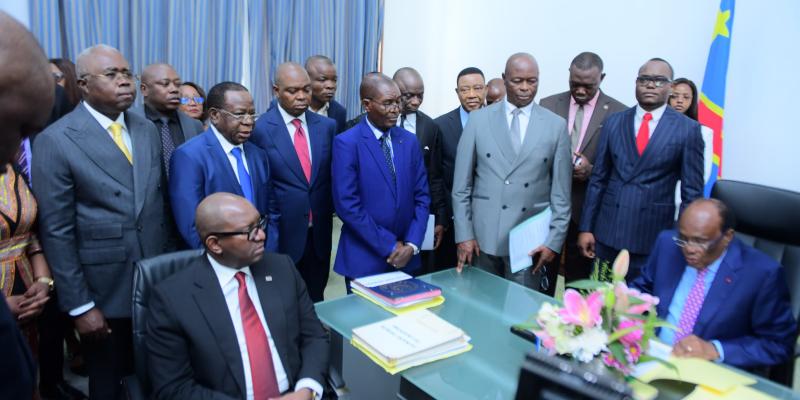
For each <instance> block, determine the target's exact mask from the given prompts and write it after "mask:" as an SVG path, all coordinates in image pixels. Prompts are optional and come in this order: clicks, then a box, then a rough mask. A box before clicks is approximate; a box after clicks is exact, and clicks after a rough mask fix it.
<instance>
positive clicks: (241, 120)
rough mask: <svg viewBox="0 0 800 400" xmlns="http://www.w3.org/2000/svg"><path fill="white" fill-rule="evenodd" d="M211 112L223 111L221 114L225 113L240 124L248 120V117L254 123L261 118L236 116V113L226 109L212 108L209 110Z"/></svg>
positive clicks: (250, 115) (252, 115)
mask: <svg viewBox="0 0 800 400" xmlns="http://www.w3.org/2000/svg"><path fill="white" fill-rule="evenodd" d="M211 110H217V111H221V112H223V113H225V114H228V115H229V116H230V117H231V118H233V119H234V120H236V122H239V123H242V122H244V121H245V120H246V119H247V117H250V119H251V120H252V121H253V122H256V119H258V116H259V114H234V113H232V112H230V111H228V110H226V109H224V108H216V107H212V108H210V109H209V111H211Z"/></svg>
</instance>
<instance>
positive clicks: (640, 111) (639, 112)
mask: <svg viewBox="0 0 800 400" xmlns="http://www.w3.org/2000/svg"><path fill="white" fill-rule="evenodd" d="M666 109H667V104H666V103H664V104H663V105H662V106H661V107H658V108H656V109H655V110H653V111H645V110H644V108H642V106H640V105H638V104H637V105H636V118H637V119H643V118H644V113H648V112H649V113H650V114H653V120H652V121H653V122H658V120H660V119H661V116H662V115H664V111H665V110H666Z"/></svg>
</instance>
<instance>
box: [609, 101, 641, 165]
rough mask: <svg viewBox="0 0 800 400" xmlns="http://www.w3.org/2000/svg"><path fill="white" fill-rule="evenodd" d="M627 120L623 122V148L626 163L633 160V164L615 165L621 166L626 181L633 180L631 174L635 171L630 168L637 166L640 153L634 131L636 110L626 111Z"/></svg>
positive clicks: (624, 119)
mask: <svg viewBox="0 0 800 400" xmlns="http://www.w3.org/2000/svg"><path fill="white" fill-rule="evenodd" d="M626 113H627V114H626V115H625V118H623V121H622V132H621V134H622V138H620V139H621V140H622V147H623V154H624V156H625V158H626V160H625V161H627V160H631V161H632V163H628V162H624V161H623V162H620V163H615V165H619V166H620V169H621V170H622V171H625V176H624V177H623V178H624V179H625V180H628V179H630V178H631V174H632V173H633V171H634V169H633V168H630V167H629V166H630V165H631V164H633V165H634V166H635V165H637V163H638V162H639V158H640V157H639V151H638V150H636V133H635V132H634V131H633V120H634V116H635V115H636V108H635V107H634V108H631V109H629V110H628V111H626Z"/></svg>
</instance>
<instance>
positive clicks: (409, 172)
mask: <svg viewBox="0 0 800 400" xmlns="http://www.w3.org/2000/svg"><path fill="white" fill-rule="evenodd" d="M360 95H361V103H362V105H363V106H364V109H365V110H366V111H367V114H366V118H362V120H361V122H359V123H358V125H356V126H355V127H354V128H351V129H349V130H347V131H345V132H344V133H342V134H340V135H338V136H336V138H335V139H334V140H333V161H332V165H331V171H332V176H333V204H334V206H335V208H336V214H337V215H338V216H339V218H341V219H342V223H343V226H342V235H341V238H340V239H339V249H338V251H337V253H336V260H335V262H334V271H336V272H337V273H339V274H341V275H343V276H344V277H345V278H346V282H347V283H348V287H347V290H348V291H349V290H350V288H349V280H350V279H355V278H361V277H363V276H368V275H374V274H379V273H383V272H389V271H394V270H396V269H401V270H403V271H405V272H407V273H410V274H414V273H415V272H416V271H417V270H418V269H419V266H420V260H419V256H418V254H419V250H420V247H421V246H422V240H423V238H424V237H425V228H426V225H427V222H428V212H429V206H430V197H429V195H428V177H427V174H426V172H425V162H424V159H423V157H422V152H421V151H420V149H419V144H418V143H417V138H416V137H415V136H414V135H413V134H412V133H410V132H408V131H406V130H405V129H401V128H400V127H398V126H397V121H398V119H399V117H400V109H401V107H402V103H401V99H400V90H399V89H398V87H397V84H396V83H395V82H394V81H392V80H391V79H389V77H387V76H386V75H383V74H381V73H371V74H368V75H366V76H365V77H364V79H363V80H362V82H361V87H360Z"/></svg>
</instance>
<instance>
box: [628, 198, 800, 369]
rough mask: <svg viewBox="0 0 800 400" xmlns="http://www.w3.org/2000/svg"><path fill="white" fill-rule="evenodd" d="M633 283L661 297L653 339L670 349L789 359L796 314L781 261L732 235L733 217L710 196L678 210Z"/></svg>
mask: <svg viewBox="0 0 800 400" xmlns="http://www.w3.org/2000/svg"><path fill="white" fill-rule="evenodd" d="M633 286H634V287H636V288H638V289H640V290H642V291H643V292H644V293H649V294H652V295H654V296H657V297H658V298H659V299H660V302H659V303H658V306H657V307H656V311H657V312H658V316H659V318H663V319H665V320H666V321H667V322H669V323H671V324H673V325H675V326H676V327H677V328H678V329H677V330H672V329H665V328H662V329H661V331H660V333H659V335H658V336H659V339H661V340H662V341H663V342H664V343H666V344H669V345H672V346H673V350H672V351H673V353H674V354H676V355H678V356H682V357H697V358H702V359H706V360H711V361H717V362H724V363H725V364H729V365H733V366H735V367H739V368H747V369H755V368H763V367H769V366H773V365H777V364H781V363H783V362H785V361H787V360H789V359H791V358H792V355H793V354H794V345H795V339H796V337H797V321H795V318H794V316H793V315H792V310H791V303H790V301H791V299H790V297H789V288H788V286H787V285H786V273H785V271H784V268H783V267H781V265H780V264H778V263H776V262H775V260H773V259H772V258H770V257H769V256H767V255H766V254H764V253H762V252H760V251H758V250H756V249H754V248H752V247H750V246H748V245H746V244H744V243H742V242H741V241H740V240H738V239H736V238H734V231H733V216H732V215H731V213H730V211H729V210H728V208H727V207H726V206H725V204H723V203H722V202H720V201H719V200H715V199H698V200H695V201H694V202H692V203H691V204H690V205H689V206H688V207H686V209H685V210H684V211H683V214H682V215H681V218H680V222H679V229H678V231H677V232H676V231H675V230H666V231H664V232H662V233H661V234H660V235H659V236H658V238H657V239H656V242H655V245H654V246H653V251H652V253H650V258H648V260H647V263H646V264H645V265H644V267H643V269H642V274H641V275H640V276H639V277H638V278H636V280H635V281H634V282H633Z"/></svg>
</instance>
